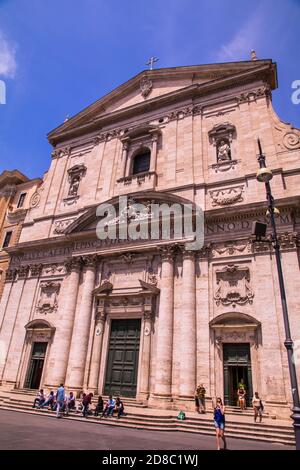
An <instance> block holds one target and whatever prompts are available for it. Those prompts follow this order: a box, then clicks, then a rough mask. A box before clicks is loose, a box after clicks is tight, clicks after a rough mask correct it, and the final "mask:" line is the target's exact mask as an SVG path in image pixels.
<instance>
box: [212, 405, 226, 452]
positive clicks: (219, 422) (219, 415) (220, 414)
mask: <svg viewBox="0 0 300 470" xmlns="http://www.w3.org/2000/svg"><path fill="white" fill-rule="evenodd" d="M213 409H214V425H215V428H216V437H217V446H218V450H220V441H221V439H222V440H223V443H224V450H226V447H227V446H226V439H225V436H224V432H225V406H224V405H223V402H222V400H221V398H217V404H216V405H214V403H213Z"/></svg>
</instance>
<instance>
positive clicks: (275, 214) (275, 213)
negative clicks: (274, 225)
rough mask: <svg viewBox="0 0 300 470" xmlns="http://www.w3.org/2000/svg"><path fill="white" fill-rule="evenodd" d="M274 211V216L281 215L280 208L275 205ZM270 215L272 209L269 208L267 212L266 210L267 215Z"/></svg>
mask: <svg viewBox="0 0 300 470" xmlns="http://www.w3.org/2000/svg"><path fill="white" fill-rule="evenodd" d="M273 213H274V217H279V216H280V210H279V209H277V207H274V209H273ZM269 215H270V211H269V209H268V210H267V212H266V216H267V217H269Z"/></svg>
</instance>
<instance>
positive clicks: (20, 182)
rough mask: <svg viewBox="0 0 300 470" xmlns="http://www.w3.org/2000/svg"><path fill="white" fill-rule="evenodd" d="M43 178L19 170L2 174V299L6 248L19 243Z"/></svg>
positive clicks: (0, 257) (7, 260)
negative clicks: (29, 210) (29, 176)
mask: <svg viewBox="0 0 300 470" xmlns="http://www.w3.org/2000/svg"><path fill="white" fill-rule="evenodd" d="M40 183H41V179H40V178H36V179H33V180H30V179H29V178H27V176H25V175H23V174H22V173H21V172H20V171H18V170H13V171H8V170H5V171H3V172H2V173H1V175H0V299H1V294H2V291H3V287H4V282H5V272H6V271H7V269H8V265H9V256H8V254H7V252H6V248H8V247H10V246H14V245H16V244H17V243H18V241H19V237H20V233H21V230H22V223H23V221H24V219H25V216H26V213H27V209H28V208H29V202H30V198H31V196H32V195H33V194H34V193H35V191H36V189H37V187H38V186H39V185H40Z"/></svg>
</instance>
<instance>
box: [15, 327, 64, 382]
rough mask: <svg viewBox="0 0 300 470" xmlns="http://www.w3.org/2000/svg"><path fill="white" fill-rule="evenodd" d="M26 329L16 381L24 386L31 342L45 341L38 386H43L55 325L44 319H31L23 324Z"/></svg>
mask: <svg viewBox="0 0 300 470" xmlns="http://www.w3.org/2000/svg"><path fill="white" fill-rule="evenodd" d="M25 329H26V336H25V341H24V348H23V352H22V358H21V363H22V366H21V368H20V375H19V374H18V377H19V378H18V381H17V383H18V384H19V386H21V387H22V388H26V387H25V385H26V378H27V372H28V368H29V367H30V361H31V357H32V352H33V344H34V343H47V348H46V354H45V359H44V367H43V372H42V376H41V383H40V387H43V384H44V381H45V377H47V369H48V358H49V354H50V349H51V344H52V342H53V339H54V334H55V327H54V326H53V325H52V324H51V323H49V322H48V321H46V320H44V319H36V320H32V321H30V322H29V323H27V325H25Z"/></svg>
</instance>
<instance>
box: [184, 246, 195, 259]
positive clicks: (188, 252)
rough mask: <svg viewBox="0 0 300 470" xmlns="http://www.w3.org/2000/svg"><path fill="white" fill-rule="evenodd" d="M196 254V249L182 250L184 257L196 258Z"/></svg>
mask: <svg viewBox="0 0 300 470" xmlns="http://www.w3.org/2000/svg"><path fill="white" fill-rule="evenodd" d="M195 254H196V252H195V251H194V250H186V249H183V250H182V259H184V260H185V259H190V260H194V259H195Z"/></svg>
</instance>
